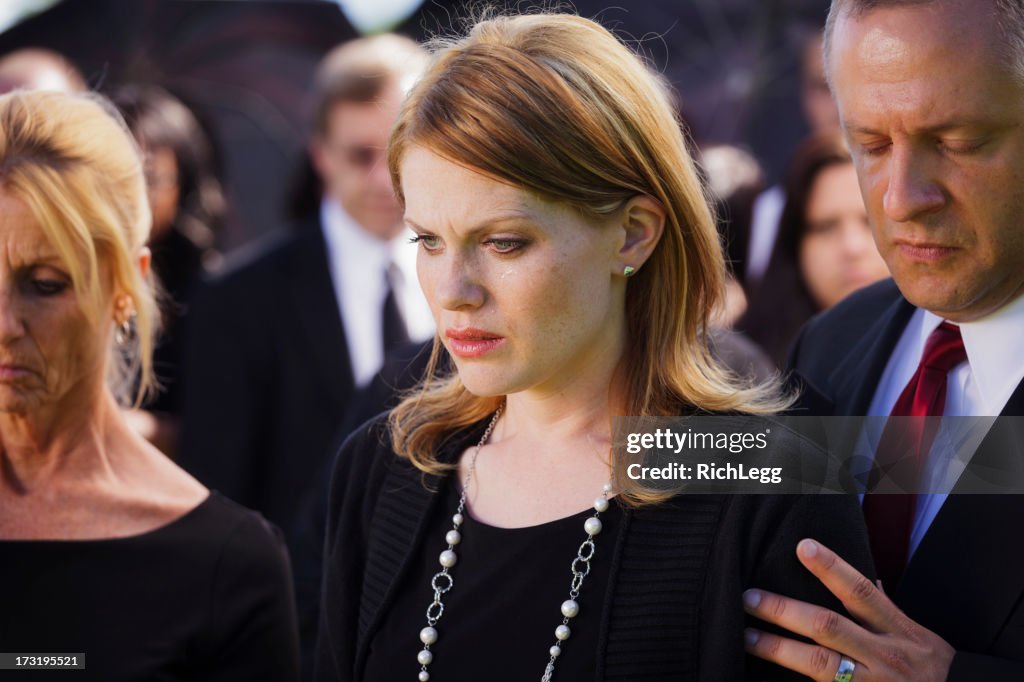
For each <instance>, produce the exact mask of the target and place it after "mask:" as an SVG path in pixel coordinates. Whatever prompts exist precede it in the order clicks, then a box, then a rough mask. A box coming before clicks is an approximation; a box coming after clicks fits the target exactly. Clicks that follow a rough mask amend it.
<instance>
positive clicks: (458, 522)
mask: <svg viewBox="0 0 1024 682" xmlns="http://www.w3.org/2000/svg"><path fill="white" fill-rule="evenodd" d="M463 521H465V519H464V518H462V514H456V515H455V516H453V517H452V523H454V524H455V525H456V526H461V525H462V522H463Z"/></svg>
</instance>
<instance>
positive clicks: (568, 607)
mask: <svg viewBox="0 0 1024 682" xmlns="http://www.w3.org/2000/svg"><path fill="white" fill-rule="evenodd" d="M579 612H580V605H579V604H577V603H576V601H575V600H573V599H566V600H565V601H564V602H562V615H563V616H565V617H566V618H575V617H576V614H578V613H579Z"/></svg>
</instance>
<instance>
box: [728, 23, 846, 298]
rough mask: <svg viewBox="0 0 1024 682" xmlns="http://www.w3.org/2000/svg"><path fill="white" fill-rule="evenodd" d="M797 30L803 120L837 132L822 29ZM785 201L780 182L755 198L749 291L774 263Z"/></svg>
mask: <svg viewBox="0 0 1024 682" xmlns="http://www.w3.org/2000/svg"><path fill="white" fill-rule="evenodd" d="M797 33H798V34H799V36H800V38H799V40H800V41H801V43H802V44H803V47H802V49H801V51H800V108H801V110H802V111H803V114H804V120H805V121H806V122H807V127H808V128H809V129H810V135H811V136H814V135H821V134H825V133H828V132H832V131H836V130H838V129H839V112H838V110H837V109H836V103H835V102H834V101H833V100H832V95H831V94H830V93H829V90H828V83H827V82H826V81H825V66H824V60H823V58H822V32H821V29H820V27H817V26H815V27H813V28H812V27H807V26H804V27H799V28H798V30H797ZM785 204H786V193H785V189H784V188H783V187H782V186H781V185H773V186H771V187H769V188H768V189H766V190H765V191H764V192H762V193H761V194H760V195H759V196H758V197H757V199H756V200H755V201H754V205H753V209H752V212H751V222H750V236H749V240H748V252H747V259H746V262H745V268H744V271H743V273H742V276H743V284H744V286H745V287H746V288H747V290H748V293H749V291H750V290H752V288H753V287H754V286H756V285H757V283H758V282H759V281H760V279H761V277H762V276H764V273H765V271H766V270H767V268H768V265H769V263H770V262H771V258H772V254H773V253H774V250H775V245H776V244H777V243H778V233H779V221H780V220H781V219H782V211H783V208H784V206H785Z"/></svg>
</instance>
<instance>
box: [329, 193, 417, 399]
mask: <svg viewBox="0 0 1024 682" xmlns="http://www.w3.org/2000/svg"><path fill="white" fill-rule="evenodd" d="M320 224H321V226H322V228H323V231H324V240H325V241H326V243H327V256H328V260H329V262H330V271H331V281H332V283H333V284H334V293H335V298H336V299H337V301H338V307H339V309H340V313H341V321H342V327H343V328H344V330H345V340H346V341H347V342H348V352H349V360H350V362H351V364H352V374H353V376H354V378H355V383H356V386H358V387H363V386H366V385H367V384H368V383H370V380H371V379H373V377H374V375H376V374H377V372H378V371H380V368H381V366H382V365H383V363H384V331H383V326H384V325H383V322H384V321H383V309H384V299H386V298H387V295H388V275H387V273H388V270H389V268H391V272H392V277H391V280H392V281H391V286H392V287H393V288H394V291H395V302H396V303H397V305H398V309H399V311H400V312H401V314H402V318H403V319H404V320H405V326H406V329H407V330H408V332H409V338H411V339H412V340H414V341H426V340H427V339H429V338H430V337H431V336H433V334H434V320H433V317H432V316H431V314H430V309H429V307H428V306H427V301H426V299H425V298H424V297H423V292H422V290H421V289H420V286H419V281H418V280H417V278H416V246H415V245H414V244H409V243H408V242H409V237H410V236H411V232H410V233H406V232H403V233H402V234H401V235H399V236H398V237H396V238H395V239H392V240H391V241H383V240H381V239H379V238H377V237H375V236H374V235H372V234H370V233H369V232H367V231H366V230H364V229H363V228H362V227H360V226H359V224H358V223H356V222H355V220H353V219H352V217H351V216H349V215H348V214H347V213H345V211H344V209H342V207H341V205H340V204H338V203H337V202H336V201H334V200H331V199H324V200H323V202H322V203H321V204H320ZM392 266H395V267H392Z"/></svg>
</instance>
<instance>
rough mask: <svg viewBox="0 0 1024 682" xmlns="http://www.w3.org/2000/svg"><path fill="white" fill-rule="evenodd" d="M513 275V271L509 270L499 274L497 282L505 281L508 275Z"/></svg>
mask: <svg viewBox="0 0 1024 682" xmlns="http://www.w3.org/2000/svg"><path fill="white" fill-rule="evenodd" d="M514 273H515V269H513V268H509V269H508V270H506V271H505V272H503V273H501V277H500V278H499V281H505V278H506V277H508V276H509V275H511V274H514Z"/></svg>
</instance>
